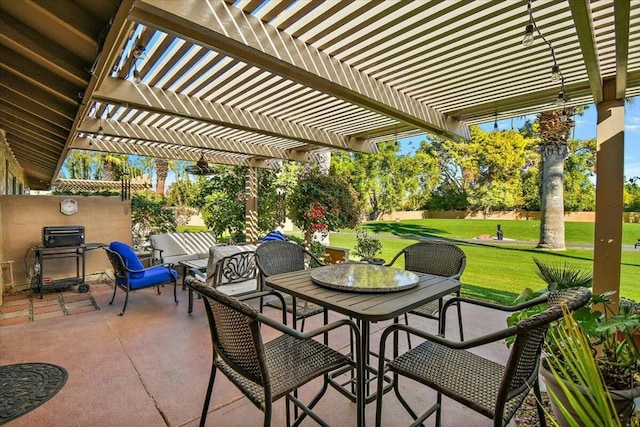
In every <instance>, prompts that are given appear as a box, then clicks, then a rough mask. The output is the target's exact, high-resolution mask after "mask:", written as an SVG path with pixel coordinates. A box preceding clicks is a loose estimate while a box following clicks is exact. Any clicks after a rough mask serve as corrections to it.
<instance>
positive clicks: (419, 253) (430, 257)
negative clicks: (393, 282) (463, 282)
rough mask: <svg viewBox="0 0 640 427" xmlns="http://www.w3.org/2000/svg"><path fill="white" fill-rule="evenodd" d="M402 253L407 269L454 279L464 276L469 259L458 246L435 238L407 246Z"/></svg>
mask: <svg viewBox="0 0 640 427" xmlns="http://www.w3.org/2000/svg"><path fill="white" fill-rule="evenodd" d="M402 253H404V268H405V270H411V271H417V272H420V273H427V274H434V275H436V276H443V277H451V278H454V279H459V278H460V276H462V272H463V271H464V268H465V266H466V260H467V256H466V255H465V254H464V252H463V251H462V249H460V248H459V247H458V246H456V245H454V244H452V243H448V242H443V241H435V240H434V241H424V242H419V243H415V244H413V245H410V246H407V247H406V248H404V249H403V250H402Z"/></svg>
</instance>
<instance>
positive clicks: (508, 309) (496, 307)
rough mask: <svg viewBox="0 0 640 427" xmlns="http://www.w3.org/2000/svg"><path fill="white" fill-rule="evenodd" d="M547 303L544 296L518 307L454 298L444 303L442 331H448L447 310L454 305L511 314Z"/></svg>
mask: <svg viewBox="0 0 640 427" xmlns="http://www.w3.org/2000/svg"><path fill="white" fill-rule="evenodd" d="M546 301H547V296H546V295H542V296H539V297H537V298H534V299H532V300H529V301H525V302H523V303H521V304H516V305H505V304H496V303H495V302H489V301H484V300H479V299H475V298H467V297H453V298H450V299H449V300H448V301H446V302H445V303H444V305H443V306H442V311H441V312H440V331H441V332H442V333H444V331H446V326H447V325H446V323H447V310H448V309H449V307H451V306H452V305H453V304H456V303H460V302H464V303H467V304H473V305H479V306H481V307H486V308H491V309H494V310H500V311H506V312H509V313H512V312H515V311H520V310H524V309H525V308H529V307H533V306H535V305H538V304H542V303H544V302H546Z"/></svg>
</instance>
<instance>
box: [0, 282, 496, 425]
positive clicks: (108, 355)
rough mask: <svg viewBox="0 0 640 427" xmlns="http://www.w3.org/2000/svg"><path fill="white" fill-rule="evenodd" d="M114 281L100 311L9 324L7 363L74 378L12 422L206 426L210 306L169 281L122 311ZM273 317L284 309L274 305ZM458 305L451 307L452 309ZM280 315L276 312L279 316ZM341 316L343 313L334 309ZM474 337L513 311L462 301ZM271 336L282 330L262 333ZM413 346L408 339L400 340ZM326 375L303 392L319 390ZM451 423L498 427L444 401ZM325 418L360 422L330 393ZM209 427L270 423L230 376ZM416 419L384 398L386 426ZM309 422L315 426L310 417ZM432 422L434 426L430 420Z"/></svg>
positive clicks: (419, 400)
mask: <svg viewBox="0 0 640 427" xmlns="http://www.w3.org/2000/svg"><path fill="white" fill-rule="evenodd" d="M111 292H112V290H111V287H110V286H108V285H105V284H102V285H101V284H92V290H91V293H92V297H93V299H94V300H95V302H96V304H97V306H98V307H99V308H100V309H99V310H96V311H89V312H83V313H81V314H76V315H68V316H62V317H54V318H48V319H43V320H37V321H31V322H28V323H20V324H15V325H9V326H2V327H0V365H7V364H13V363H21V362H47V363H52V364H56V365H60V366H63V367H64V368H65V369H67V371H68V374H69V378H68V381H67V383H66V385H65V386H64V387H63V389H62V390H61V391H60V392H59V393H58V394H57V395H56V396H54V397H53V398H52V399H51V400H49V401H48V402H46V403H45V404H43V405H42V406H40V407H38V408H36V409H35V410H33V411H31V412H29V413H27V414H25V415H24V416H22V417H20V418H18V419H17V420H14V421H13V422H10V423H8V425H10V426H29V427H32V426H56V425H68V426H89V425H91V426H165V425H167V426H195V425H197V424H198V421H199V417H200V412H201V409H202V403H203V399H204V395H205V392H206V386H207V382H208V378H209V372H210V366H211V339H210V335H209V329H208V325H207V319H206V315H205V311H204V306H203V304H202V301H201V300H195V304H194V312H193V315H191V316H189V315H188V314H187V291H185V290H180V289H179V290H178V299H179V300H180V303H179V304H178V305H175V304H174V302H173V292H172V289H171V288H170V287H164V288H163V291H162V294H161V295H157V294H156V293H155V289H147V290H141V291H138V292H135V293H134V294H132V295H131V297H130V299H129V306H128V308H127V312H126V314H125V315H124V316H123V317H120V316H118V313H119V312H120V310H121V309H122V304H123V301H124V294H123V293H122V292H121V291H118V292H117V294H116V300H115V302H114V305H109V304H108V302H109V300H110V298H111ZM265 312H266V313H267V314H269V315H270V316H273V317H276V316H278V315H279V312H278V311H277V310H275V309H273V308H267V309H265ZM454 313H455V310H453V311H452V314H454ZM276 318H277V317H276ZM331 318H333V319H337V318H338V316H337V315H335V316H334V315H330V320H331ZM463 319H464V327H465V335H466V336H467V337H469V338H471V337H474V336H477V335H480V334H483V333H486V332H489V331H492V330H496V329H500V328H503V327H504V326H505V315H503V314H502V313H496V312H494V311H487V310H486V309H478V308H473V307H470V306H464V307H463ZM321 320H322V316H314V317H312V318H310V319H308V320H307V322H308V323H307V325H308V326H307V327H306V328H307V330H310V328H311V327H314V326H318V325H320V323H321ZM388 324H389V323H387V322H382V323H376V324H373V325H372V327H371V329H372V333H374V334H375V336H374V337H373V338H372V343H374V345H375V346H376V347H377V345H378V342H379V338H380V333H381V331H382V330H383V329H384V328H385V326H387V325H388ZM411 324H412V325H414V326H418V327H424V328H425V329H426V330H428V331H432V332H435V330H436V325H435V322H433V321H428V320H425V319H421V318H418V317H412V319H411ZM449 327H450V329H451V331H450V332H448V336H450V337H452V338H454V337H457V332H456V330H455V329H456V328H457V322H456V321H455V318H453V316H452V318H451V321H450V322H449ZM344 331H345V332H343V333H341V334H337V335H332V336H331V341H330V342H331V345H332V346H333V347H334V348H342V349H343V350H344V351H346V349H347V348H348V335H347V333H346V329H344ZM263 333H264V336H265V340H269V339H270V338H271V337H273V336H275V333H274V332H273V331H271V330H269V329H265V330H264V331H263ZM401 346H402V347H406V340H405V339H401ZM481 351H482V353H481V354H482V355H483V356H485V357H488V358H491V359H492V360H495V361H498V362H500V363H504V362H505V361H506V357H507V355H508V353H507V349H506V347H505V345H504V343H501V342H500V343H496V344H493V345H490V346H487V347H485V348H483V349H482V350H481ZM319 385H320V382H319V380H316V381H315V382H313V383H311V384H310V385H308V386H306V387H305V388H304V389H303V390H302V391H301V395H302V396H303V397H305V396H311V395H313V394H314V393H315V392H316V391H317V390H318V387H319ZM404 388H405V389H406V390H407V393H408V396H410V399H409V400H410V401H412V402H415V403H416V404H417V405H418V407H419V408H424V407H426V406H428V405H430V404H431V403H432V402H434V401H435V393H433V392H432V391H431V390H429V389H427V388H426V387H423V386H420V385H418V384H415V383H413V384H412V383H409V382H408V381H405V382H404ZM443 403H444V411H443V426H461V425H466V426H489V425H492V422H491V421H490V420H488V419H487V418H485V417H483V416H481V415H479V414H477V413H475V412H474V411H472V410H469V409H467V408H465V407H463V406H462V405H459V404H458V403H456V402H454V401H452V400H450V399H447V398H444V401H443ZM316 410H317V412H318V414H319V415H320V416H321V417H323V418H324V419H325V420H326V421H327V422H328V423H329V424H330V425H333V426H353V425H355V420H356V408H355V404H353V403H351V402H350V401H348V400H347V399H346V398H344V397H343V396H342V395H340V394H339V393H338V392H337V391H335V390H333V389H331V388H330V389H329V390H328V391H327V393H326V395H325V396H324V398H323V400H322V401H321V402H320V403H319V404H318V405H317V409H316ZM209 411H210V412H209V415H208V418H207V425H211V426H213V425H217V426H254V425H261V424H262V413H261V412H260V411H259V410H257V409H256V408H255V407H254V406H253V405H252V404H251V403H250V402H249V401H248V400H247V399H246V398H244V397H243V396H242V394H241V393H240V392H239V391H238V390H237V389H236V388H235V387H234V386H232V385H231V384H230V383H229V382H228V381H227V380H226V378H224V376H222V375H218V376H217V379H216V385H215V387H214V392H213V398H212V400H211V404H210V406H209ZM274 412H275V413H274V417H273V422H272V425H275V426H279V425H285V418H284V415H285V414H284V412H285V411H284V400H281V401H278V402H277V403H276V404H275V410H274ZM366 421H367V425H374V421H375V403H372V404H370V405H367V413H366ZM409 423H410V417H409V416H408V415H407V414H406V413H404V411H403V410H402V407H401V405H400V403H399V402H398V400H397V399H396V398H395V396H393V394H387V395H386V396H385V400H384V410H383V425H385V426H400V425H407V424H409ZM303 424H304V425H315V423H314V422H313V421H311V420H307V421H305V422H304V423H303ZM427 425H433V421H432V420H430V421H429V422H428V423H427Z"/></svg>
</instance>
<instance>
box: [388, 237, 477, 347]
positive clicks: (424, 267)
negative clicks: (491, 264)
mask: <svg viewBox="0 0 640 427" xmlns="http://www.w3.org/2000/svg"><path fill="white" fill-rule="evenodd" d="M401 256H404V269H405V270H410V271H417V272H419V273H427V274H434V275H436V276H442V277H448V278H449V279H458V280H459V279H460V276H462V273H463V272H464V269H465V267H466V265H467V256H466V255H465V253H464V252H463V251H462V249H460V248H459V247H458V246H456V245H454V244H452V243H449V242H444V241H441V240H426V241H424V242H419V243H415V244H413V245H409V246H407V247H406V248H404V249H403V250H402V251H400V252H399V253H398V254H397V255H396V256H395V257H393V259H392V260H391V262H390V263H389V264H387V266H392V265H393V263H395V262H396V260H397V259H398V258H400V257H401ZM455 295H456V296H457V297H459V296H460V291H458V292H456V294H455ZM442 304H443V300H442V298H440V299H439V300H437V301H432V302H430V303H427V304H424V305H422V306H420V307H418V308H415V309H413V310H411V311H410V312H409V313H411V314H415V315H417V316H421V317H425V318H427V319H433V320H437V321H438V331H440V333H443V329H442V324H441V319H442V316H441V315H440V313H441V311H442ZM456 306H457V309H458V310H457V311H458V325H459V328H460V341H462V340H464V334H463V331H462V313H461V312H460V305H459V304H456ZM404 321H405V323H406V324H407V325H408V324H409V316H408V315H407V314H406V313H405V315H404ZM409 348H411V339H410V338H409Z"/></svg>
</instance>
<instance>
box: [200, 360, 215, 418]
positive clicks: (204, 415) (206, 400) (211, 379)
mask: <svg viewBox="0 0 640 427" xmlns="http://www.w3.org/2000/svg"><path fill="white" fill-rule="evenodd" d="M215 380H216V365H214V364H212V365H211V375H210V376H209V385H208V386H207V395H206V396H205V398H204V406H203V407H202V415H200V427H204V424H205V421H207V412H208V411H209V400H211V393H212V392H213V383H214V382H215Z"/></svg>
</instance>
